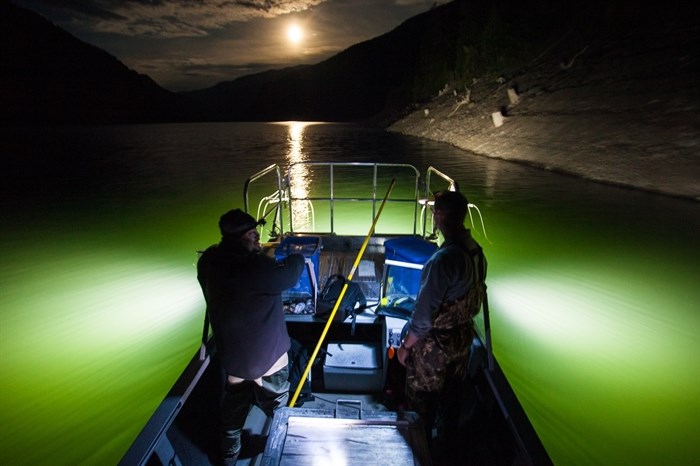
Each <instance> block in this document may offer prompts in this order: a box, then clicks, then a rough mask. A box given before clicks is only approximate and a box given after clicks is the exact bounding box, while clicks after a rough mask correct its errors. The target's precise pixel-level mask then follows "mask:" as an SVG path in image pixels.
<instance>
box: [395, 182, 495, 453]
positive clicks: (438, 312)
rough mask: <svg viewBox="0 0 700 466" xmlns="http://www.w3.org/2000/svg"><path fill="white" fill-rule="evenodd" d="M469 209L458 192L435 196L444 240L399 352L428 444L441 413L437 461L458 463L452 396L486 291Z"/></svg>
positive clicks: (457, 409) (460, 378) (408, 396)
mask: <svg viewBox="0 0 700 466" xmlns="http://www.w3.org/2000/svg"><path fill="white" fill-rule="evenodd" d="M468 210H469V202H468V201H467V198H466V197H465V196H464V195H463V194H461V193H459V192H455V191H442V192H439V193H437V194H436V195H435V202H434V205H433V222H434V224H435V227H436V228H437V229H438V230H439V231H440V233H441V234H442V236H443V238H444V241H443V243H442V244H441V245H440V247H439V248H438V249H437V250H436V251H435V253H434V254H433V255H432V256H431V257H430V259H428V261H427V262H426V264H425V266H424V267H423V270H422V272H421V284H420V289H419V291H418V296H417V298H416V305H415V308H414V310H413V315H412V318H411V320H410V321H409V323H408V325H407V327H408V332H407V333H406V336H405V338H404V340H403V342H402V344H401V346H400V347H399V350H398V359H399V362H400V363H401V364H402V365H404V366H406V387H405V394H406V399H407V401H408V403H409V407H410V409H412V410H413V411H415V412H417V413H418V414H419V416H420V417H421V419H422V421H423V426H424V427H425V432H426V437H427V440H428V441H429V442H430V441H431V439H432V431H433V424H434V423H435V419H436V414H437V412H438V410H440V411H441V414H442V415H441V416H440V418H441V420H442V423H441V425H440V426H437V427H438V438H437V439H436V443H437V445H433V446H434V449H433V451H434V452H435V453H436V454H437V455H440V456H439V457H436V458H435V463H436V464H462V462H461V461H460V460H459V459H458V458H455V457H454V456H450V455H454V454H455V452H459V451H460V448H459V445H458V440H456V439H455V438H454V437H452V436H451V435H450V434H454V433H456V432H457V429H458V425H459V413H460V411H461V409H460V406H459V396H456V394H458V393H460V390H459V389H458V387H460V384H462V383H463V382H464V381H465V380H466V376H467V367H468V362H469V354H470V350H471V344H472V340H473V339H474V335H475V333H474V322H473V318H474V316H475V315H476V314H478V312H479V310H480V308H481V304H482V301H483V299H484V296H485V292H486V285H485V280H486V258H485V257H484V253H483V251H482V249H481V246H479V244H478V243H477V242H476V241H475V240H474V239H473V238H472V236H471V232H470V231H469V230H468V229H466V228H465V227H464V220H465V218H466V215H467V213H468ZM462 450H463V448H462Z"/></svg>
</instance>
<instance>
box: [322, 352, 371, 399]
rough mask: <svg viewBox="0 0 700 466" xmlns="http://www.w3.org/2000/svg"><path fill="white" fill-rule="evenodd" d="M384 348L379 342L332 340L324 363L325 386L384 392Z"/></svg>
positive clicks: (354, 390)
mask: <svg viewBox="0 0 700 466" xmlns="http://www.w3.org/2000/svg"><path fill="white" fill-rule="evenodd" d="M381 351H382V349H381V348H380V346H379V343H377V342H363V343H343V342H335V343H334V342H329V343H328V346H327V348H326V359H325V362H324V363H323V379H324V381H325V386H326V389H327V390H336V391H339V392H360V393H365V392H381V391H382V388H383V385H384V373H383V364H382V359H383V358H382V357H381V356H380V355H381Z"/></svg>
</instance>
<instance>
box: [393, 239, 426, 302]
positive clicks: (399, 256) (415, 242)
mask: <svg viewBox="0 0 700 466" xmlns="http://www.w3.org/2000/svg"><path fill="white" fill-rule="evenodd" d="M436 250H437V245H436V244H435V243H431V242H430V241H426V240H424V239H421V238H415V237H406V238H395V239H390V240H387V241H385V242H384V254H385V261H384V296H385V297H387V298H389V299H392V298H393V299H396V298H400V297H410V298H412V299H415V298H416V296H417V295H418V290H419V289H420V277H421V270H422V269H423V265H424V264H425V263H426V262H427V261H428V259H430V256H432V255H433V253H434V252H435V251H436Z"/></svg>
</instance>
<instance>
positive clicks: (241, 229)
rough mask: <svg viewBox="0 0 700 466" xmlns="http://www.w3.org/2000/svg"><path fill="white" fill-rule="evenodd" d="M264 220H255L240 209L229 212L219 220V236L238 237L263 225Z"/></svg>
mask: <svg viewBox="0 0 700 466" xmlns="http://www.w3.org/2000/svg"><path fill="white" fill-rule="evenodd" d="M264 224H265V220H262V219H261V220H255V219H254V218H253V217H252V216H251V215H249V214H247V213H246V212H243V211H242V210H241V209H234V210H229V211H228V212H226V213H225V214H224V215H222V216H221V218H220V219H219V230H221V236H230V237H239V236H241V235H242V234H243V233H245V232H247V231H250V230H252V229H253V228H255V227H257V226H258V225H264Z"/></svg>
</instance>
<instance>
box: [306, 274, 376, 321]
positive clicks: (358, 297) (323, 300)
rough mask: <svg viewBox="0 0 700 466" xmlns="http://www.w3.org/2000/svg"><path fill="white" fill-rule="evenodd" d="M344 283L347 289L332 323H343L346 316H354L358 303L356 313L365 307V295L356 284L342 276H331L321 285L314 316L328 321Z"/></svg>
mask: <svg viewBox="0 0 700 466" xmlns="http://www.w3.org/2000/svg"><path fill="white" fill-rule="evenodd" d="M345 283H347V284H348V289H347V290H345V296H343V301H342V302H341V303H340V306H338V311H337V312H336V313H335V318H334V319H333V321H334V322H344V321H345V319H347V317H348V316H350V315H352V316H353V317H354V316H355V313H356V311H355V306H356V305H357V304H358V303H359V304H360V307H359V308H358V309H357V311H361V310H363V309H365V308H366V307H367V299H366V298H365V294H364V293H363V292H362V290H361V289H360V285H358V284H357V283H354V282H351V281H348V280H347V278H345V277H344V276H343V275H339V274H336V275H331V276H330V277H328V280H326V284H325V285H323V290H321V294H320V295H319V297H318V300H317V302H316V316H317V317H321V318H325V319H328V318H329V317H330V315H331V312H332V311H333V307H335V303H336V302H337V301H338V297H340V292H341V291H342V290H343V286H344V285H345Z"/></svg>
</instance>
